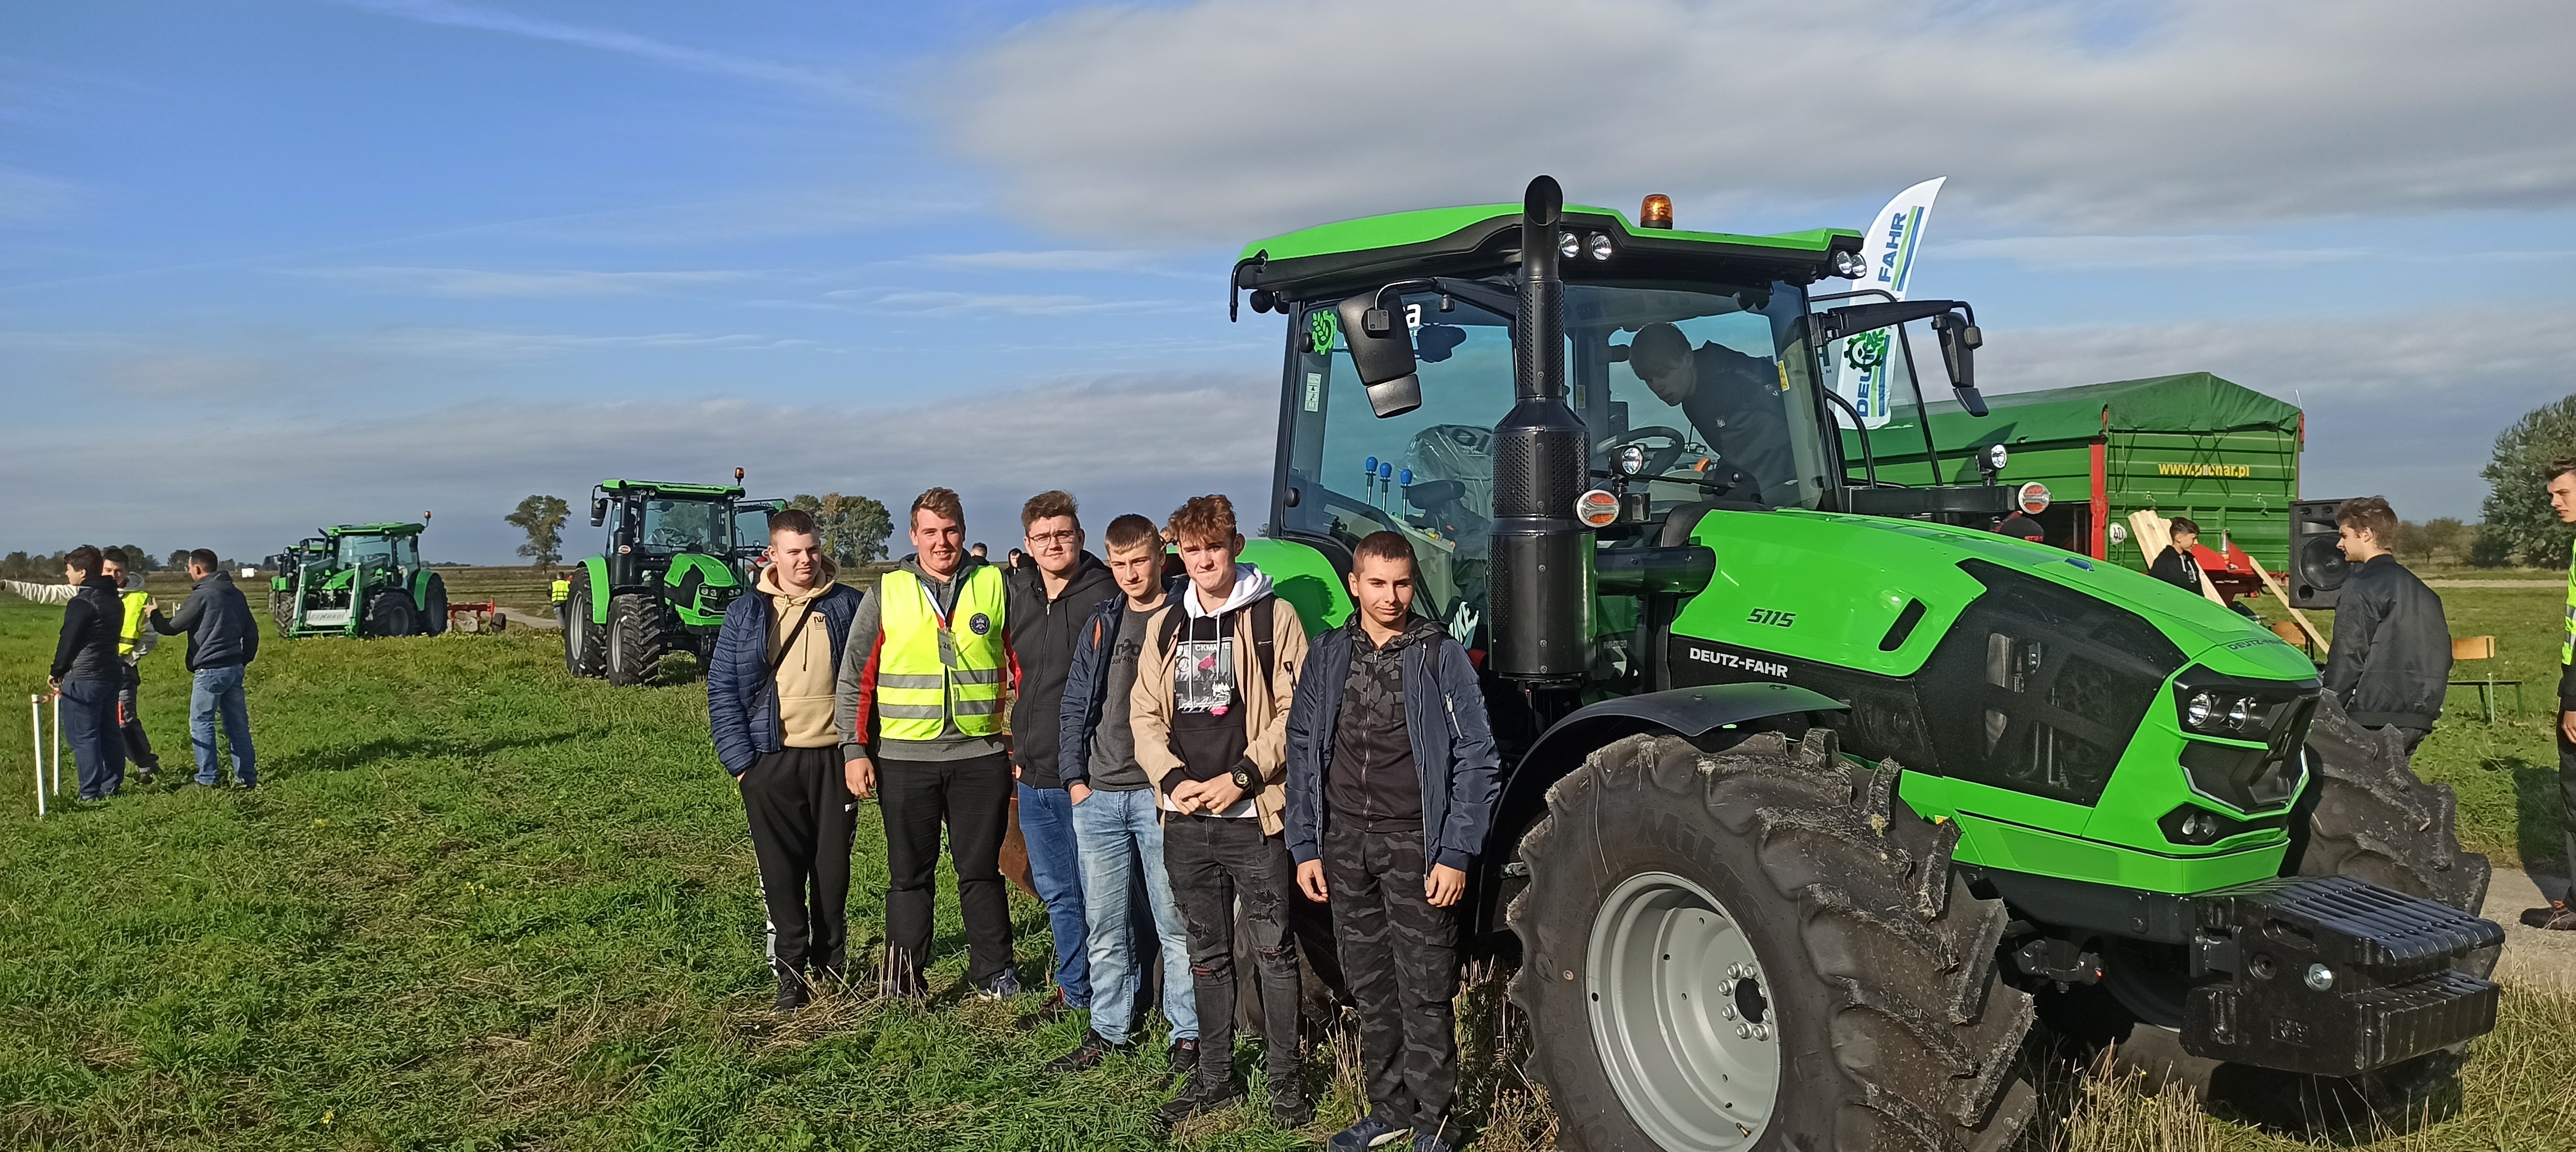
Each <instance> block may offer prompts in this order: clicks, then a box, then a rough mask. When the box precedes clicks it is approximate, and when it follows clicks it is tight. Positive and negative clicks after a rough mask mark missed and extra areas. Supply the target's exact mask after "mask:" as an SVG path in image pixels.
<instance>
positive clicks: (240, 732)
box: [188, 664, 259, 788]
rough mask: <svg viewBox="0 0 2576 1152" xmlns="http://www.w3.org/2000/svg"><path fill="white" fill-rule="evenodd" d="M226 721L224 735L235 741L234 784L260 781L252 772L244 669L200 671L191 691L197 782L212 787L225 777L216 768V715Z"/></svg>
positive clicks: (191, 739) (190, 718) (190, 732)
mask: <svg viewBox="0 0 2576 1152" xmlns="http://www.w3.org/2000/svg"><path fill="white" fill-rule="evenodd" d="M217 712H221V713H222V714H223V719H224V736H225V738H226V739H228V740H230V741H231V742H232V748H233V782H234V783H237V784H239V785H241V786H242V787H244V788H248V787H250V786H251V785H252V784H254V783H257V782H258V780H259V775H258V773H256V772H254V771H252V765H253V763H254V760H255V758H254V757H253V756H252V755H251V748H250V702H249V701H248V700H246V699H244V698H243V696H242V666H241V665H239V664H235V665H233V666H232V667H229V668H200V669H198V670H197V682H196V685H195V686H194V687H192V688H190V689H189V690H188V741H189V743H191V744H194V745H195V746H196V749H197V783H199V784H204V785H208V786H212V785H213V784H214V783H215V781H216V780H218V779H221V778H222V773H220V772H218V771H216V767H215V764H216V762H215V714H216V713H217Z"/></svg>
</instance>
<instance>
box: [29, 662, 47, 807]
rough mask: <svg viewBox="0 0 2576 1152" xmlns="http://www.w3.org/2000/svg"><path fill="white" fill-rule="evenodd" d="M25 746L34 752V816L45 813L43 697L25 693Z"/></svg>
mask: <svg viewBox="0 0 2576 1152" xmlns="http://www.w3.org/2000/svg"><path fill="white" fill-rule="evenodd" d="M27 748H28V750H29V751H32V752H34V753H35V754H36V816H37V818H39V819H42V818H43V817H44V815H45V698H44V697H42V696H38V695H36V694H35V693H33V692H30V693H28V694H27Z"/></svg>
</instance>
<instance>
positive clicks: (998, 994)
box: [975, 968, 1020, 1000]
mask: <svg viewBox="0 0 2576 1152" xmlns="http://www.w3.org/2000/svg"><path fill="white" fill-rule="evenodd" d="M1019 994H1020V974H1019V973H1017V972H1014V971H1011V970H1010V969H1008V968H1005V969H1002V974H1001V975H999V976H996V977H993V979H992V981H991V982H990V983H987V984H986V985H984V986H983V987H981V988H978V989H976V990H975V998H976V999H978V1000H1008V999H1010V998H1012V997H1014V996H1017V995H1019Z"/></svg>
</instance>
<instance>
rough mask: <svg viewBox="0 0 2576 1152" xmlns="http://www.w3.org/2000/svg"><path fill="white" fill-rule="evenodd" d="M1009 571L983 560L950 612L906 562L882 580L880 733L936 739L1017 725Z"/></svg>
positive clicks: (981, 733) (996, 732) (879, 585)
mask: <svg viewBox="0 0 2576 1152" xmlns="http://www.w3.org/2000/svg"><path fill="white" fill-rule="evenodd" d="M1002 605H1003V592H1002V570H1001V569H999V568H996V567H994V566H992V565H990V564H984V565H978V566H977V567H976V568H975V569H974V570H973V571H972V572H970V573H968V574H967V576H966V579H965V583H964V584H963V585H961V586H960V587H959V588H958V589H957V606H956V607H955V609H953V610H952V611H950V612H949V614H948V615H947V617H945V618H942V617H941V616H940V614H939V608H938V606H937V605H936V604H934V603H932V602H931V598H930V588H929V586H928V585H925V584H923V583H922V582H921V578H920V577H919V576H916V575H914V574H912V573H911V572H909V571H907V570H904V569H901V568H898V569H895V570H894V571H892V572H888V573H886V574H885V575H884V576H883V577H881V578H879V579H878V581H877V613H878V618H879V619H880V620H882V621H883V625H882V627H883V628H884V633H883V635H884V637H885V639H884V640H883V641H882V643H881V645H880V647H879V648H878V650H877V703H876V711H877V735H878V736H880V737H882V738H884V739H888V740H914V741H926V740H936V739H938V738H939V736H940V734H941V733H943V732H945V731H946V730H947V728H948V726H949V725H951V724H953V725H956V727H957V731H959V732H961V733H964V734H966V735H968V736H998V735H1001V734H1003V733H1005V732H1008V731H1010V721H1009V715H1008V709H1006V708H1005V707H1004V695H1005V693H1004V691H1003V689H1004V685H1003V683H1002V674H1003V665H1004V664H1005V662H1006V660H1007V654H1006V653H1005V652H1004V650H1003V648H1002Z"/></svg>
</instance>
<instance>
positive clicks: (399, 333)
mask: <svg viewBox="0 0 2576 1152" xmlns="http://www.w3.org/2000/svg"><path fill="white" fill-rule="evenodd" d="M358 342H359V343H361V344H363V345H365V346H367V347H369V348H372V349H376V350H380V351H384V352H389V353H396V354H401V355H414V356H453V357H463V358H468V359H493V360H512V359H524V358H528V357H534V356H548V355H554V354H557V353H565V352H583V351H597V350H604V349H627V348H649V349H667V350H679V349H699V350H712V351H811V352H837V351H840V349H837V348H832V347H830V346H828V345H825V344H822V343H820V342H818V341H814V340H803V339H794V338H789V337H782V336H768V335H762V334H759V333H750V332H730V333H709V332H647V333H637V334H628V335H610V336H583V335H576V334H570V333H553V332H506V331H495V330H491V329H484V328H422V327H406V328H388V329H385V330H384V331H381V332H377V333H374V334H372V335H369V336H366V337H362V338H360V339H359V341H358Z"/></svg>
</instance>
